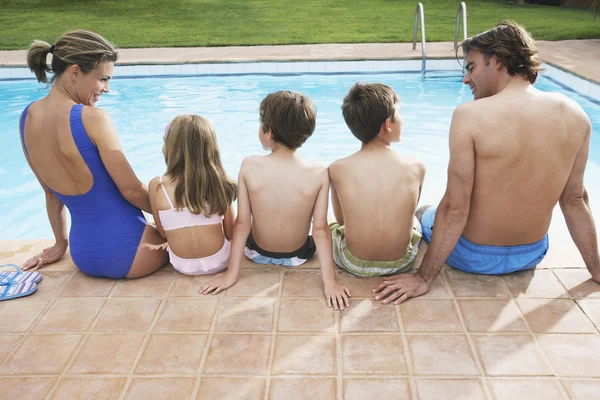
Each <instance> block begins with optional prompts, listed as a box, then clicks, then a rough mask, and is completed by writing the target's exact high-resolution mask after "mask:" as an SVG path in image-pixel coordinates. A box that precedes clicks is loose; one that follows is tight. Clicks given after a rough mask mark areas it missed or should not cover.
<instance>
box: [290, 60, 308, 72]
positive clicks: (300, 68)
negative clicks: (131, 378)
mask: <svg viewBox="0 0 600 400" xmlns="http://www.w3.org/2000/svg"><path fill="white" fill-rule="evenodd" d="M310 64H311V63H310V62H307V61H301V62H295V63H292V65H293V67H294V73H296V74H299V73H302V72H306V71H310Z"/></svg>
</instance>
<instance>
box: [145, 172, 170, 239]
mask: <svg viewBox="0 0 600 400" xmlns="http://www.w3.org/2000/svg"><path fill="white" fill-rule="evenodd" d="M159 185H160V181H159V178H158V176H157V177H155V178H153V179H152V180H151V181H150V183H149V184H148V195H149V198H150V209H151V210H152V215H153V216H154V222H155V223H156V230H157V231H158V233H159V235H160V236H162V237H163V239H166V238H167V234H166V233H165V230H164V229H163V227H162V224H161V223H160V216H159V215H158V208H156V193H157V191H158V188H159Z"/></svg>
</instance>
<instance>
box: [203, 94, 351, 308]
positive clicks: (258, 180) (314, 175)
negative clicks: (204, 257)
mask: <svg viewBox="0 0 600 400" xmlns="http://www.w3.org/2000/svg"><path fill="white" fill-rule="evenodd" d="M316 115H317V110H316V108H315V106H314V104H313V102H312V100H311V99H309V98H308V97H306V96H303V95H301V94H299V93H293V92H288V91H280V92H276V93H271V94H269V95H268V96H267V97H266V98H265V99H264V100H263V101H262V103H261V104H260V128H259V133H258V136H259V140H260V143H261V144H262V146H263V148H264V149H265V150H270V151H271V154H269V155H267V156H250V157H247V158H246V159H244V161H243V162H242V167H241V169H240V174H239V179H238V217H237V219H236V221H235V225H234V232H233V240H232V245H231V258H230V260H229V268H228V270H227V271H226V272H225V273H223V274H219V275H217V276H216V277H215V278H213V280H212V281H211V282H210V283H209V284H208V285H205V286H204V287H203V288H202V290H201V292H202V293H204V294H207V293H210V292H212V291H214V293H215V294H216V293H219V292H220V291H221V290H224V289H227V288H228V287H230V286H232V285H233V284H235V282H236V280H237V276H238V273H239V269H240V264H241V262H242V257H243V254H244V253H245V254H246V256H247V257H248V258H250V259H251V260H252V261H254V262H257V263H261V264H275V265H284V266H287V267H291V266H297V265H301V264H303V263H304V262H306V260H307V259H309V258H310V257H311V256H312V255H313V254H314V253H315V247H316V250H318V255H319V263H320V264H321V272H322V275H323V284H324V292H325V297H326V299H327V304H328V306H329V307H332V306H333V308H334V309H336V310H338V309H343V308H344V306H345V307H348V306H349V302H348V297H349V296H350V292H349V291H348V289H347V288H345V287H344V286H341V285H339V284H338V283H337V280H336V276H335V270H334V264H333V258H332V245H331V235H330V231H329V228H328V225H327V205H328V202H327V196H328V192H329V175H328V173H327V168H326V167H324V166H322V165H319V164H315V163H311V162H307V161H304V160H302V159H301V158H300V157H298V155H297V154H296V150H297V149H298V148H299V147H300V146H302V144H303V143H304V142H305V141H306V139H308V138H309V137H310V136H311V135H312V133H313V131H314V129H315V120H316ZM311 220H312V223H313V229H312V234H313V237H314V241H313V237H310V236H309V235H308V234H309V231H310V225H311ZM244 245H245V248H244Z"/></svg>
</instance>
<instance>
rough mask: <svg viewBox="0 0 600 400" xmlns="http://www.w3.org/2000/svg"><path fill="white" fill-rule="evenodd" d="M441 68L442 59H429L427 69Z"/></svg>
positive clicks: (435, 69)
mask: <svg viewBox="0 0 600 400" xmlns="http://www.w3.org/2000/svg"><path fill="white" fill-rule="evenodd" d="M439 69H440V60H427V71H437V70H439Z"/></svg>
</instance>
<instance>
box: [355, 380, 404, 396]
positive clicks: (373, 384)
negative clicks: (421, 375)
mask: <svg viewBox="0 0 600 400" xmlns="http://www.w3.org/2000/svg"><path fill="white" fill-rule="evenodd" d="M411 398H412V397H411V394H410V384H409V383H408V379H344V400H365V399H394V400H404V399H406V400H410V399H411Z"/></svg>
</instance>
